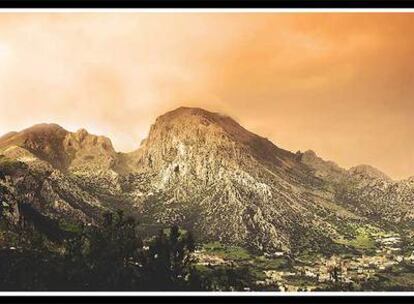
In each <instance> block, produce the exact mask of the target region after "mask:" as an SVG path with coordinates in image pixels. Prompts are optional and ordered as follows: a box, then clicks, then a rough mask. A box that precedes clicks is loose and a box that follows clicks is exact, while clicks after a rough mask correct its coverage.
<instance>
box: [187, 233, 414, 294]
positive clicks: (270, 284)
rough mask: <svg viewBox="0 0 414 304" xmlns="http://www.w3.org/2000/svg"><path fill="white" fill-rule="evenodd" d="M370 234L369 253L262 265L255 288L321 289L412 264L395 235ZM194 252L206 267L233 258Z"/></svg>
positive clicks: (411, 256)
mask: <svg viewBox="0 0 414 304" xmlns="http://www.w3.org/2000/svg"><path fill="white" fill-rule="evenodd" d="M374 237H375V244H376V245H375V248H376V249H375V250H374V252H372V253H371V254H363V253H362V254H336V255H332V256H331V257H320V258H317V259H316V260H312V261H307V262H302V263H295V264H294V265H291V266H289V267H284V268H277V269H271V268H269V269H263V273H264V279H260V280H258V281H256V286H257V288H258V289H259V290H271V291H281V292H297V291H314V290H323V289H324V286H329V285H332V284H341V285H342V286H355V285H358V284H361V283H365V282H368V281H369V280H371V279H375V277H376V275H377V274H379V273H381V272H384V271H388V270H389V269H390V268H392V267H393V266H396V265H398V264H400V263H402V262H405V263H407V264H413V265H414V252H411V254H407V253H405V254H404V253H403V252H402V249H401V238H400V236H399V235H397V234H388V235H376V236H374ZM195 256H196V258H197V260H198V264H199V265H204V266H208V267H214V266H217V265H221V266H225V265H227V266H230V265H232V263H233V262H234V261H231V260H230V259H226V258H225V257H220V256H217V255H214V254H211V253H207V252H203V251H196V253H195ZM271 258H273V259H280V258H283V253H282V252H277V253H276V254H273V255H271ZM246 262H247V261H244V263H246ZM252 262H253V261H249V263H252ZM275 268H276V267H275Z"/></svg>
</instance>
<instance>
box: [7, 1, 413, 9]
mask: <svg viewBox="0 0 414 304" xmlns="http://www.w3.org/2000/svg"><path fill="white" fill-rule="evenodd" d="M413 7H414V1H412V0H394V1H393V0H349V1H346V0H193V1H188V0H1V1H0V8H309V9H318V8H348V9H352V8H355V9H358V8H413Z"/></svg>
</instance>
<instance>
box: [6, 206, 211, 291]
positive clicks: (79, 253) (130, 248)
mask: <svg viewBox="0 0 414 304" xmlns="http://www.w3.org/2000/svg"><path fill="white" fill-rule="evenodd" d="M136 228H137V223H136V221H135V220H134V219H133V218H131V217H124V215H123V214H122V212H118V213H115V214H111V213H108V214H106V215H105V216H104V224H103V225H102V227H95V226H83V227H81V229H80V231H79V232H77V233H73V235H72V236H71V237H69V238H66V239H65V240H64V241H62V242H61V243H60V244H59V245H53V246H52V247H53V248H52V249H51V245H50V242H48V241H45V238H44V236H43V235H42V234H40V233H39V232H38V231H36V230H35V229H25V230H24V231H23V230H21V231H19V233H18V237H17V238H16V239H15V241H14V242H12V243H9V244H8V246H7V247H5V248H3V249H1V251H0V289H1V290H56V291H57V290H88V291H95V290H116V291H118V290H119V291H125V290H209V289H210V288H211V287H210V286H211V285H212V284H213V283H212V282H208V280H207V279H202V278H201V276H200V274H199V273H198V271H197V270H196V267H195V263H194V261H193V258H192V255H191V253H192V252H193V251H194V250H195V243H194V240H193V237H192V235H191V233H189V232H182V231H180V229H179V228H178V227H177V226H173V227H171V228H169V229H164V230H160V232H159V234H158V235H156V236H154V237H152V238H150V239H147V240H145V241H144V240H142V239H141V238H140V237H139V235H138V234H137V232H136V231H137V229H136ZM13 244H15V245H14V246H15V247H14V246H13Z"/></svg>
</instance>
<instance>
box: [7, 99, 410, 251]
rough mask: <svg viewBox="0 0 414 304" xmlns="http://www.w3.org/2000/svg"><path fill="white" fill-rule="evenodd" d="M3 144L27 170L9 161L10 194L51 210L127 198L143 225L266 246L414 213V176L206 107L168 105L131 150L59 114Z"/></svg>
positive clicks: (305, 244) (290, 244) (330, 238)
mask: <svg viewBox="0 0 414 304" xmlns="http://www.w3.org/2000/svg"><path fill="white" fill-rule="evenodd" d="M0 154H3V155H4V159H6V158H7V159H8V160H13V161H15V162H18V163H19V164H25V167H24V169H19V170H20V171H18V170H17V169H16V170H17V171H16V172H20V173H19V174H20V175H19V174H18V175H17V176H16V174H17V173H16V172H14V170H8V171H7V172H6V170H3V171H4V174H3V177H1V178H0V186H2V187H3V188H0V193H2V199H3V200H5V201H10V200H14V201H16V202H18V201H20V203H22V202H23V201H24V202H25V203H27V204H29V205H30V206H34V208H35V210H37V211H38V212H39V213H41V214H42V215H44V216H46V217H48V218H53V219H57V220H73V219H75V220H77V221H82V222H88V221H90V222H94V223H95V222H96V223H99V216H100V214H102V212H104V211H105V210H109V209H113V210H114V209H118V208H122V209H124V210H127V211H128V212H129V213H130V214H133V215H134V216H137V217H139V218H140V220H141V223H142V225H143V226H144V227H151V226H163V225H168V224H171V223H176V224H179V225H181V226H183V227H185V228H187V229H191V230H193V231H194V232H195V234H196V236H197V238H198V239H201V240H220V241H222V242H224V243H229V244H235V245H240V246H243V247H249V248H251V249H254V250H258V251H268V252H272V251H287V252H290V251H295V252H297V251H301V250H314V251H321V252H323V251H331V250H336V249H337V248H338V246H340V245H338V243H340V242H338V240H342V239H344V238H347V237H349V230H350V227H351V226H352V227H355V225H357V226H358V225H365V224H371V225H390V226H393V225H394V226H395V225H404V226H409V224H410V222H411V219H412V214H413V213H412V211H411V210H412V209H413V208H412V205H413V197H414V187H413V181H412V179H409V180H407V181H401V182H396V181H392V180H391V179H389V178H388V177H387V176H385V175H384V174H382V173H381V172H379V171H377V170H376V169H374V168H371V167H369V166H358V167H355V168H352V169H350V170H345V169H342V168H340V167H339V166H337V165H336V164H335V163H333V162H327V161H324V160H323V159H321V158H319V157H318V156H317V155H316V154H315V153H314V152H312V151H307V152H305V153H301V152H297V153H296V154H295V153H291V152H289V151H286V150H283V149H281V148H279V147H277V146H276V145H274V144H273V143H272V142H270V141H269V140H267V139H266V138H263V137H260V136H258V135H255V134H253V133H251V132H249V131H247V130H246V129H244V128H243V127H241V126H240V125H239V124H238V123H237V122H236V121H234V120H233V119H231V118H230V117H227V116H223V115H220V114H217V113H211V112H208V111H205V110H202V109H198V108H184V107H183V108H178V109H176V110H174V111H171V112H168V113H166V114H164V115H162V116H160V117H159V118H157V120H156V122H155V123H154V125H152V127H151V129H150V132H149V135H148V138H147V139H146V140H145V141H144V142H143V143H142V145H141V147H140V148H139V149H138V150H137V151H134V152H132V153H128V154H123V153H116V152H115V151H114V149H113V147H112V144H111V142H110V140H109V139H107V138H105V137H99V136H94V135H90V134H89V133H88V132H86V131H85V130H79V131H78V132H75V133H71V132H68V131H66V130H64V129H63V128H61V127H59V126H57V125H37V126H34V127H32V128H29V129H26V130H24V131H22V132H14V133H9V134H7V135H6V136H3V137H1V138H0ZM1 170H2V169H1V168H0V171H1ZM21 170H23V171H21ZM22 184H23V185H24V187H23V188H22V187H21V185H22ZM1 189H3V190H1ZM6 193H7V195H6ZM13 193H14V194H13ZM6 203H7V202H6ZM154 223H155V224H156V225H154ZM342 243H343V242H342Z"/></svg>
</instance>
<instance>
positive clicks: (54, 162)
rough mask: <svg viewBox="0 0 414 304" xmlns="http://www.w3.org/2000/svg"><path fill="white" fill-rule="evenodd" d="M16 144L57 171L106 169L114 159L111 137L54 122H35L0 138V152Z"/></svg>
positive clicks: (6, 151)
mask: <svg viewBox="0 0 414 304" xmlns="http://www.w3.org/2000/svg"><path fill="white" fill-rule="evenodd" d="M15 147H19V148H20V149H24V150H26V151H28V152H30V153H31V154H32V155H33V156H34V157H36V158H38V159H39V160H42V161H45V162H47V163H49V164H50V165H51V166H52V167H53V168H55V169H59V170H61V171H67V170H70V171H82V170H99V169H101V170H108V169H110V168H111V166H113V165H114V162H115V161H116V152H115V150H114V148H113V146H112V143H111V140H110V139H109V138H106V137H104V136H96V135H91V134H89V133H88V132H87V131H86V130H85V129H80V130H78V131H77V132H75V133H71V132H68V131H67V130H65V129H63V128H62V127H60V126H59V125H56V124H38V125H35V126H33V127H31V128H28V129H25V130H23V131H21V132H11V133H8V134H6V135H5V136H3V137H1V138H0V153H3V154H7V153H8V152H10V151H8V150H9V149H14V148H15Z"/></svg>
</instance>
